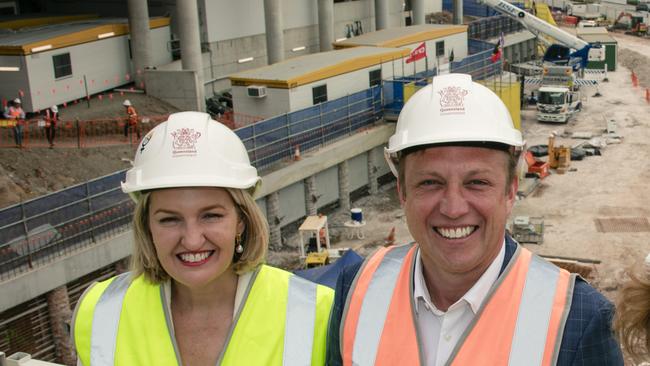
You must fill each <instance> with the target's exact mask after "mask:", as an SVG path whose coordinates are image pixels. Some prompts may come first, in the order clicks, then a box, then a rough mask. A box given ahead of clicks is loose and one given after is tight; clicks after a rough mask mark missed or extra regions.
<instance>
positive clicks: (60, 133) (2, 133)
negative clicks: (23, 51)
mask: <svg viewBox="0 0 650 366" xmlns="http://www.w3.org/2000/svg"><path fill="white" fill-rule="evenodd" d="M167 116H168V115H159V116H147V117H143V118H141V119H140V121H139V122H138V124H137V125H136V126H135V127H130V128H129V129H128V130H127V135H126V136H125V135H124V128H125V126H126V125H127V124H128V120H127V119H125V118H112V119H97V120H87V121H81V120H72V121H71V120H63V121H59V122H58V123H57V124H56V127H55V137H54V145H55V146H59V147H79V148H81V147H91V146H107V145H119V144H137V143H138V142H139V138H138V132H139V134H140V136H144V135H145V134H146V133H147V132H148V131H149V130H151V129H152V128H154V127H155V126H156V125H158V123H160V122H162V121H165V120H166V119H167ZM19 129H20V130H19ZM47 130H48V128H47V127H46V124H45V121H44V120H42V119H30V120H25V121H22V122H21V123H20V124H19V126H16V121H15V120H7V119H4V120H0V147H14V146H16V145H17V141H16V134H17V133H22V140H23V141H22V146H23V147H47V146H49V142H48V140H47V132H48V131H47ZM21 131H22V132H21Z"/></svg>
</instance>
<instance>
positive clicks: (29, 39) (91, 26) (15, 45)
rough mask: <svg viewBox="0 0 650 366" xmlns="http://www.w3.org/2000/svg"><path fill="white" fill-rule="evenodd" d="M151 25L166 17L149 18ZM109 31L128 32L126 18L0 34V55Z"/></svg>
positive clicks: (65, 44)
mask: <svg viewBox="0 0 650 366" xmlns="http://www.w3.org/2000/svg"><path fill="white" fill-rule="evenodd" d="M149 24H150V27H151V28H158V27H161V26H165V25H169V18H164V17H159V18H151V19H150V21H149ZM107 32H113V33H114V36H119V35H123V34H128V32H129V27H128V20H127V19H126V18H100V19H89V20H81V21H74V22H69V23H61V24H51V25H44V26H39V27H32V28H22V29H19V30H17V31H9V32H3V33H1V34H0V55H27V54H30V53H32V51H31V49H32V48H35V47H39V46H44V45H51V48H50V49H57V48H62V47H70V46H74V45H77V44H82V43H86V42H91V41H97V40H98V37H97V36H98V35H99V34H102V33H107Z"/></svg>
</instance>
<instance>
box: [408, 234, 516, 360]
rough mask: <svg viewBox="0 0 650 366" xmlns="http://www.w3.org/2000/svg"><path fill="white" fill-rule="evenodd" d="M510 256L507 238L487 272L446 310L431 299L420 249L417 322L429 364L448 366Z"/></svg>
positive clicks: (416, 266) (417, 273) (415, 281)
mask: <svg viewBox="0 0 650 366" xmlns="http://www.w3.org/2000/svg"><path fill="white" fill-rule="evenodd" d="M505 255H506V246H505V240H504V241H503V244H502V245H501V250H500V251H499V254H498V255H497V256H496V258H494V261H492V263H491V264H490V266H489V267H488V268H487V270H486V271H485V273H483V275H482V276H481V278H479V280H478V281H477V282H476V283H475V284H474V286H472V288H471V289H469V291H467V293H465V295H463V297H461V298H460V299H459V300H458V301H456V302H455V303H454V304H453V305H451V306H450V307H449V309H447V311H446V312H444V311H441V310H439V309H438V308H436V306H435V305H434V304H433V302H432V301H431V297H430V296H429V290H428V289H427V285H426V283H425V280H424V274H423V272H422V259H421V257H420V251H418V253H417V257H416V258H415V260H416V263H415V272H414V281H413V282H414V289H413V298H414V299H415V301H414V303H415V314H416V325H417V327H418V331H419V333H420V335H421V338H420V342H421V344H422V347H423V356H424V360H425V362H426V365H430V366H439V365H444V364H445V363H446V362H447V360H448V359H449V356H451V352H452V351H453V349H454V348H455V347H456V344H457V343H458V341H459V340H460V337H461V336H462V335H463V333H464V332H465V329H466V328H467V326H468V325H469V324H470V323H471V321H472V319H474V316H475V315H476V313H477V312H478V310H479V309H480V308H481V305H482V304H483V301H484V300H485V298H486V297H487V295H488V293H489V291H490V288H491V287H492V285H493V284H494V282H495V281H496V280H497V278H498V277H499V272H500V270H501V266H502V265H503V261H504V259H505Z"/></svg>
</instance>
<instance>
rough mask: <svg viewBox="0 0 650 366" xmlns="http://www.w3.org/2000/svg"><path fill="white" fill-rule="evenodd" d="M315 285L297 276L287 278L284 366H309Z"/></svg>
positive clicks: (312, 339) (314, 306)
mask: <svg viewBox="0 0 650 366" xmlns="http://www.w3.org/2000/svg"><path fill="white" fill-rule="evenodd" d="M315 308H316V284H315V283H313V282H310V281H307V280H306V279H304V278H301V277H298V276H295V275H294V276H291V277H290V278H289V295H288V296H287V318H286V320H285V328H284V354H283V355H282V363H283V364H284V365H310V364H311V347H308V345H312V344H313V342H314V321H315V320H316V311H315Z"/></svg>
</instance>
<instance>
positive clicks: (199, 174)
mask: <svg viewBox="0 0 650 366" xmlns="http://www.w3.org/2000/svg"><path fill="white" fill-rule="evenodd" d="M259 181H260V177H259V176H258V175H257V169H255V167H253V166H252V165H251V163H250V160H249V158H248V152H247V151H246V147H245V146H244V144H243V143H242V141H241V140H240V139H239V136H237V135H236V134H235V133H234V132H233V131H231V130H230V129H229V128H228V127H226V126H224V125H223V124H221V123H219V122H216V121H213V120H212V119H211V118H210V115H209V114H206V113H200V112H180V113H174V114H171V115H170V116H169V119H168V120H167V121H166V122H163V123H161V124H159V125H158V126H156V127H155V128H154V129H152V130H151V131H149V133H147V135H146V136H145V137H144V138H143V139H142V141H141V142H140V146H139V147H138V149H137V151H136V154H135V160H134V161H133V167H132V168H131V169H129V170H128V171H127V172H126V180H125V181H124V182H122V191H124V193H130V194H131V196H132V197H133V198H134V199H136V198H137V194H136V193H137V192H140V191H144V190H149V189H157V188H172V187H224V188H238V189H250V188H253V189H254V188H255V187H256V186H257V183H258V182H259ZM134 194H135V195H134Z"/></svg>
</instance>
